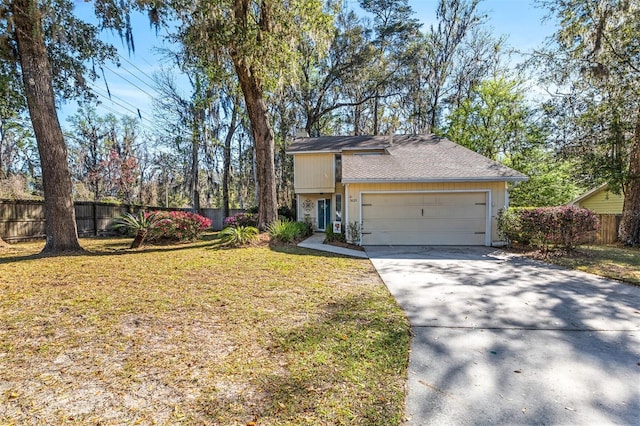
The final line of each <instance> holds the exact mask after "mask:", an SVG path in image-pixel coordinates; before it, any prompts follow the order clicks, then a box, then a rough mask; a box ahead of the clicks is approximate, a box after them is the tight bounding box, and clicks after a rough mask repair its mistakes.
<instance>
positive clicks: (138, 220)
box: [112, 210, 168, 249]
mask: <svg viewBox="0 0 640 426" xmlns="http://www.w3.org/2000/svg"><path fill="white" fill-rule="evenodd" d="M167 221H168V219H167V218H163V217H161V216H160V215H159V214H158V212H145V211H144V210H140V211H139V212H138V214H137V215H134V214H132V213H125V214H123V215H122V216H120V217H119V218H117V219H116V221H115V223H114V224H113V225H112V227H113V229H125V230H127V231H128V232H131V233H135V238H134V239H133V242H132V243H131V246H129V248H132V249H133V248H138V247H140V246H142V244H143V243H144V241H145V239H146V238H147V236H148V235H149V233H150V232H153V231H154V230H155V229H157V228H158V227H160V226H164V225H165V224H166V222H167Z"/></svg>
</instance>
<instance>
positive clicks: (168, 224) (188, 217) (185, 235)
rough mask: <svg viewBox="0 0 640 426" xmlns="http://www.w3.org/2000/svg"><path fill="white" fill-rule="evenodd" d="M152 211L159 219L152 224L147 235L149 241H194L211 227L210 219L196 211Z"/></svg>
mask: <svg viewBox="0 0 640 426" xmlns="http://www.w3.org/2000/svg"><path fill="white" fill-rule="evenodd" d="M152 213H154V214H155V215H156V217H157V218H158V219H160V221H159V222H158V224H157V225H156V226H154V228H153V230H152V232H151V235H150V236H149V237H148V238H149V240H151V241H159V240H173V241H194V240H197V239H198V238H200V237H201V236H202V233H203V232H204V231H206V230H207V229H209V228H210V227H211V219H209V218H207V217H204V216H201V215H199V214H197V213H192V212H184V211H172V212H164V211H156V212H152Z"/></svg>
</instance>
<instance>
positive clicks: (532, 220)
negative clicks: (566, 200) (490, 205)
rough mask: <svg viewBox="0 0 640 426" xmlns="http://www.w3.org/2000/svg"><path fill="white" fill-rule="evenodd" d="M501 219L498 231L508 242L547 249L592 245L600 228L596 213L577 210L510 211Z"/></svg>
mask: <svg viewBox="0 0 640 426" xmlns="http://www.w3.org/2000/svg"><path fill="white" fill-rule="evenodd" d="M500 216H501V217H500V219H499V220H498V227H499V230H500V232H501V233H502V234H503V235H505V236H506V238H507V241H508V242H519V243H522V244H528V245H532V246H535V247H540V248H543V249H549V248H550V247H551V246H557V247H561V248H565V249H573V248H575V247H576V246H577V245H579V244H583V243H585V242H588V241H589V240H590V239H591V237H592V235H593V232H595V231H597V230H598V228H599V227H600V223H599V222H598V217H597V216H596V215H595V213H593V212H592V211H590V210H587V209H583V208H580V207H576V206H560V207H539V208H535V209H509V210H508V211H507V212H503V213H502V214H501V215H500Z"/></svg>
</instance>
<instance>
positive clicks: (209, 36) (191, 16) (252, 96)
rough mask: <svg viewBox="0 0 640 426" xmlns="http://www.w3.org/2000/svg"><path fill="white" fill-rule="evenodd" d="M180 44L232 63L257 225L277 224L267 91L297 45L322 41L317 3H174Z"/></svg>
mask: <svg viewBox="0 0 640 426" xmlns="http://www.w3.org/2000/svg"><path fill="white" fill-rule="evenodd" d="M173 7H174V10H175V11H176V12H177V13H178V16H179V18H180V19H181V21H182V27H181V33H182V34H183V35H182V36H181V37H180V39H181V40H183V41H184V42H185V43H186V44H187V51H188V52H189V53H190V54H194V55H196V56H197V57H198V58H201V60H202V61H206V62H215V61H218V62H219V63H221V64H222V63H223V62H225V61H231V64H232V65H233V69H234V70H235V74H236V77H237V78H238V83H239V85H240V88H241V90H242V93H243V95H244V101H245V107H246V111H247V115H248V117H249V120H250V122H251V132H252V135H253V139H254V143H255V153H256V169H257V186H258V196H259V198H258V226H259V227H260V228H261V229H266V227H267V225H268V224H269V223H271V222H273V221H274V220H276V219H277V197H276V179H275V162H274V156H275V139H274V133H273V128H272V125H271V121H270V116H269V109H268V106H267V101H266V95H267V92H268V91H269V90H270V89H272V88H274V87H276V86H277V85H278V84H280V83H282V81H283V79H284V78H285V76H286V75H287V74H288V73H289V72H290V71H292V70H291V67H290V64H291V63H295V62H296V54H297V52H296V50H295V46H296V40H298V39H299V38H300V37H316V38H323V37H326V34H325V33H326V31H327V29H328V28H329V27H330V17H329V15H328V14H327V13H326V11H325V10H324V9H323V2H322V1H320V0H305V1H302V0H292V1H287V2H284V1H278V0H224V1H218V2H210V1H205V0H199V1H195V2H193V1H189V2H188V3H187V4H185V3H184V2H182V1H175V2H174V3H173Z"/></svg>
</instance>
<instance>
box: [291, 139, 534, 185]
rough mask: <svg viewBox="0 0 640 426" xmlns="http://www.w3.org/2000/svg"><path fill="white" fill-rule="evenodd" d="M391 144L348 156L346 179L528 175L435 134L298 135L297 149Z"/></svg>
mask: <svg viewBox="0 0 640 426" xmlns="http://www.w3.org/2000/svg"><path fill="white" fill-rule="evenodd" d="M380 147H385V148H386V154H382V155H358V154H357V153H355V154H353V155H343V156H342V182H343V183H355V182H407V181H409V182H438V181H487V180H506V181H521V180H527V177H526V176H525V175H523V174H522V173H520V172H517V171H515V170H513V169H510V168H509V167H506V166H504V165H502V164H500V163H498V162H496V161H493V160H491V159H489V158H487V157H484V156H482V155H480V154H478V153H476V152H474V151H471V150H469V149H467V148H465V147H463V146H461V145H458V144H456V143H454V142H451V141H450V140H448V139H445V138H440V137H438V136H435V135H402V136H399V135H394V136H393V139H392V138H391V137H390V136H352V137H349V136H341V137H321V138H305V139H298V140H296V141H295V142H294V143H293V144H292V145H291V148H290V149H289V152H290V153H296V152H322V151H325V152H341V151H342V150H345V149H354V150H359V149H360V150H365V149H372V148H380Z"/></svg>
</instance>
